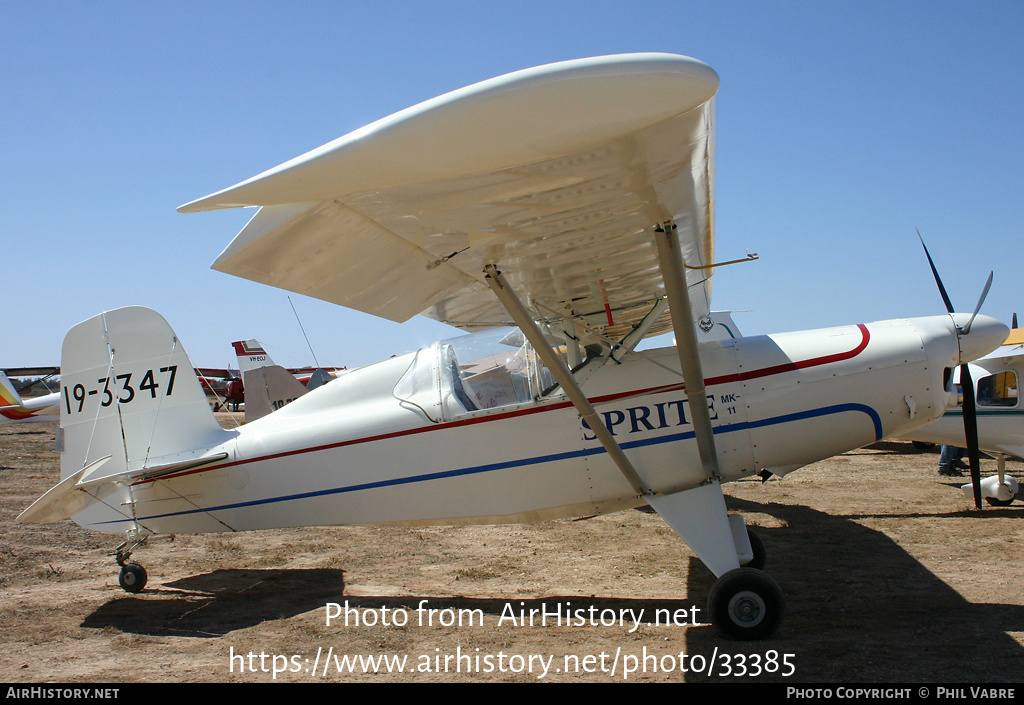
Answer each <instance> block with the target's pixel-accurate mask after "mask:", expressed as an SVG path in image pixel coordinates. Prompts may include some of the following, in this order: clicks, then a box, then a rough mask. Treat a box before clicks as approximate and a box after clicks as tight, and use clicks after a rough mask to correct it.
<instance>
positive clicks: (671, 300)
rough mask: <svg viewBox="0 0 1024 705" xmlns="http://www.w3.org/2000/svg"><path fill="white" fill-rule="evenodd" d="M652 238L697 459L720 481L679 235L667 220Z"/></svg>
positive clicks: (713, 434)
mask: <svg viewBox="0 0 1024 705" xmlns="http://www.w3.org/2000/svg"><path fill="white" fill-rule="evenodd" d="M654 241H655V243H657V246H658V262H659V264H660V266H661V278H662V280H663V281H664V283H665V293H666V295H667V296H668V306H669V308H668V312H669V315H670V316H671V317H672V328H673V330H674V331H675V334H676V352H678V353H679V365H680V371H681V372H682V373H683V381H684V382H685V383H686V398H687V400H689V402H690V414H691V415H692V416H693V431H694V435H695V436H696V439H697V450H698V452H699V453H700V461H701V464H702V465H703V467H704V472H705V474H706V475H707V476H708V479H711V480H721V472H720V470H719V467H718V451H717V450H716V449H715V433H714V430H713V429H712V427H711V412H710V411H709V410H708V400H707V393H706V392H705V391H704V372H703V370H702V369H701V364H700V355H699V354H698V353H697V332H696V331H695V330H694V329H693V310H692V308H691V306H690V293H689V292H688V291H687V288H686V263H685V262H684V261H683V256H682V254H681V252H680V250H679V236H678V234H677V233H676V225H675V223H673V222H672V221H668V222H666V223H664V224H663V225H659V226H658V227H656V228H655V229H654Z"/></svg>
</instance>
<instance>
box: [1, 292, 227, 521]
mask: <svg viewBox="0 0 1024 705" xmlns="http://www.w3.org/2000/svg"><path fill="white" fill-rule="evenodd" d="M60 407H61V411H60V419H61V425H60V429H59V433H58V437H57V447H58V450H59V451H60V467H61V482H60V483H59V484H58V485H57V486H56V487H54V488H53V489H51V490H50V491H49V492H47V493H46V494H45V495H43V496H42V497H40V498H39V499H38V500H36V502H34V503H33V504H32V506H30V507H29V508H28V509H26V510H25V511H24V512H22V514H21V515H20V516H19V521H22V522H39V521H60V520H61V519H65V518H68V517H71V516H73V517H74V519H75V521H76V522H78V523H79V524H81V525H82V526H86V527H89V528H94V529H99V530H106V531H117V530H120V529H123V528H125V527H126V526H131V527H134V528H135V529H142V530H147V531H148V530H149V528H148V527H146V526H144V525H142V524H140V522H139V520H138V517H137V516H136V513H135V497H134V495H133V489H132V483H133V482H137V481H140V480H144V479H151V478H155V477H160V476H162V475H164V474H167V473H168V472H171V471H174V470H179V469H183V468H192V467H198V466H201V465H204V464H207V463H209V462H212V461H214V460H223V459H225V458H227V457H228V456H229V452H228V451H227V450H225V448H226V447H227V445H226V444H227V441H229V440H231V439H232V438H233V437H234V436H235V435H236V434H235V433H233V432H230V431H225V430H224V429H222V428H221V427H220V424H219V423H218V422H217V420H216V419H215V418H214V416H213V412H212V411H211V410H210V406H209V404H208V403H207V401H206V395H205V394H204V393H203V390H202V387H201V386H200V384H199V380H198V378H197V377H196V374H195V370H194V368H193V366H192V362H191V361H190V360H189V358H188V355H187V354H186V353H185V351H184V350H183V349H182V347H181V343H180V342H178V338H177V336H176V335H175V334H174V331H173V330H171V327H170V326H169V325H167V322H166V321H165V320H164V319H163V318H162V317H161V316H160V315H159V314H158V313H156V312H154V311H151V310H149V309H146V308H140V307H132V308H122V309H117V310H115V311H108V312H106V313H101V314H100V315H98V316H96V317H94V318H90V319H89V320H87V321H84V322H82V323H79V324H78V325H77V326H75V327H74V328H72V329H71V330H70V331H68V334H67V335H66V336H65V338H64V348H63V352H62V355H61V392H60ZM126 520H127V522H130V523H126Z"/></svg>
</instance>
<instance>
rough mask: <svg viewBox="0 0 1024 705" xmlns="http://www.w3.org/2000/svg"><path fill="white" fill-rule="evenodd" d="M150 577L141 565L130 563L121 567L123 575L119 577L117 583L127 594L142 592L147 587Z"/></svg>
mask: <svg viewBox="0 0 1024 705" xmlns="http://www.w3.org/2000/svg"><path fill="white" fill-rule="evenodd" d="M148 577H149V576H147V575H146V569H145V568H143V567H142V566H141V565H139V564H138V563H128V564H126V565H123V566H121V574H120V575H119V576H118V577H117V582H119V583H120V584H121V587H122V588H123V589H124V591H125V592H142V590H143V588H145V587H146V579H147V578H148Z"/></svg>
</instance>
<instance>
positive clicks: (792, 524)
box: [686, 498, 1024, 683]
mask: <svg viewBox="0 0 1024 705" xmlns="http://www.w3.org/2000/svg"><path fill="white" fill-rule="evenodd" d="M727 501H728V504H729V506H730V509H732V510H742V511H747V512H761V513H765V514H769V515H772V516H774V517H776V518H778V519H781V520H782V521H783V522H785V524H786V526H785V527H784V528H774V529H765V528H755V531H756V533H757V534H758V536H759V537H761V539H762V541H763V542H764V544H765V546H766V549H767V553H768V560H767V565H766V567H765V568H766V570H767V572H768V573H769V574H770V575H771V576H772V577H773V578H774V579H775V580H776V581H777V582H778V583H779V585H780V587H781V588H782V590H783V593H784V594H785V596H786V618H785V621H784V623H783V625H782V628H781V629H780V630H779V632H778V633H777V634H776V636H775V637H773V638H772V639H769V640H767V641H762V642H725V643H724V645H723V640H722V639H721V637H719V636H718V635H717V633H716V632H715V631H714V630H713V629H710V628H708V629H704V628H701V629H690V630H688V631H687V634H686V638H687V653H691V654H693V653H700V654H704V655H705V656H706V657H709V656H710V654H711V653H712V652H713V651H714V649H715V648H716V647H718V650H719V652H720V653H721V652H728V653H729V654H748V655H749V654H760V655H764V654H765V653H766V652H768V651H769V650H774V651H776V652H778V653H792V654H794V657H793V659H792V661H793V662H794V663H795V666H796V673H795V674H794V675H793V676H792V677H790V678H789V679H788V680H790V681H794V682H833V683H836V682H839V683H842V682H851V681H852V682H877V683H893V682H915V681H916V682H940V683H941V682H948V681H973V682H986V681H987V682H1010V681H1016V682H1020V681H1021V680H1024V669H1022V668H1021V664H1022V663H1024V648H1022V647H1021V645H1020V644H1018V643H1017V642H1016V641H1015V640H1014V639H1013V638H1012V637H1011V636H1009V635H1008V634H1007V633H1006V632H1020V631H1024V607H1022V606H1021V605H1019V604H977V603H971V602H969V601H968V600H967V599H965V598H964V597H963V596H961V595H960V594H959V593H958V592H957V591H956V590H954V589H953V588H952V587H950V586H949V585H948V584H946V583H945V582H943V581H942V580H941V579H940V578H938V577H937V576H936V575H935V574H934V573H932V572H931V571H930V570H928V569H927V568H926V567H925V566H924V565H922V564H921V563H920V562H919V561H918V560H916V559H915V558H914V557H913V556H911V555H910V554H909V553H907V552H906V551H905V550H904V549H903V548H901V547H900V546H899V545H898V544H897V543H896V542H895V541H893V540H892V539H890V538H889V537H888V536H886V535H885V534H884V533H882V532H879V531H876V530H874V529H870V528H867V527H864V526H862V525H860V524H858V523H857V522H855V521H852V520H850V519H849V518H848V517H834V516H830V515H828V514H824V513H822V512H819V511H817V510H814V509H811V508H809V507H803V506H794V505H780V504H759V503H756V502H750V501H746V500H740V499H736V498H729V499H728V500H727ZM950 541H951V542H954V541H956V537H950ZM957 550H962V549H961V548H958V549H957ZM688 575H689V584H688V591H687V592H688V594H689V595H690V596H691V598H692V599H693V601H694V602H695V603H697V604H701V603H702V601H703V600H706V597H707V595H708V593H709V592H710V590H711V585H712V583H713V582H714V576H713V575H712V574H711V572H710V571H708V570H707V569H706V568H705V567H704V565H703V564H702V563H701V562H700V561H698V560H696V559H691V561H690V570H689V572H688ZM1007 589H1008V590H1014V588H1012V587H1008V588H1007ZM747 665H748V666H749V665H750V662H748V664H747ZM732 666H733V668H734V669H736V668H737V666H738V664H737V663H736V662H733V664H732ZM721 673H722V670H719V672H718V675H715V676H711V677H709V676H708V675H707V674H704V675H696V674H692V673H691V674H688V676H687V680H688V681H692V682H696V681H723V682H725V681H727V682H737V681H740V682H742V681H744V680H750V678H749V677H741V678H738V677H737V676H735V675H732V676H723V675H722V674H721ZM757 680H773V681H779V682H785V681H786V680H787V678H785V677H783V676H782V675H780V674H779V673H776V674H774V675H768V674H765V675H763V676H762V677H761V678H758V679H757Z"/></svg>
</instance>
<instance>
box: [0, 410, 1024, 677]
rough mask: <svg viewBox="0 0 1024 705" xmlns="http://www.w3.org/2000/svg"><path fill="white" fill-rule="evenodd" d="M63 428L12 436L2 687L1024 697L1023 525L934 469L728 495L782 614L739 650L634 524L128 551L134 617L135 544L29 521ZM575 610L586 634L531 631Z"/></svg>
mask: <svg viewBox="0 0 1024 705" xmlns="http://www.w3.org/2000/svg"><path fill="white" fill-rule="evenodd" d="M54 428H55V425H54V424H52V423H43V424H31V425H20V426H3V427H0V478H2V481H3V487H4V490H5V491H4V492H3V493H2V495H0V526H2V535H0V682H7V683H41V682H63V683H70V682H92V683H99V682H104V683H111V682H121V683H126V682H235V681H237V682H271V681H275V680H276V681H278V682H281V681H285V682H288V681H298V682H322V681H371V682H372V681H378V682H383V681H406V682H420V681H478V682H487V681H555V682H567V681H570V682H571V681H591V682H595V681H596V682H614V681H629V682H651V681H675V682H701V681H705V682H706V681H719V682H751V681H773V682H800V683H822V682H836V683H866V682H871V683H907V682H917V683H951V682H965V681H967V682H983V683H1021V682H1024V591H1022V587H1024V581H1022V579H1021V545H1022V542H1024V522H1022V518H1024V502H1021V501H1020V500H1019V499H1018V501H1017V502H1015V503H1014V504H1013V505H1012V506H1010V507H1007V508H991V507H988V506H986V507H985V509H984V510H983V511H982V512H976V511H975V510H974V509H973V503H972V502H971V501H969V500H968V499H967V498H965V497H964V495H963V494H962V493H961V491H960V489H959V484H960V483H959V482H953V481H950V479H949V478H942V477H940V476H939V475H937V473H936V471H935V470H936V464H937V460H938V454H937V451H936V450H930V451H918V450H916V449H914V447H913V446H912V445H911V444H909V443H903V442H884V443H880V444H877V445H875V446H872V447H870V448H867V449H863V450H858V451H854V452H851V453H847V454H845V455H842V456H839V457H836V458H832V459H830V460H826V461H823V462H820V463H817V464H815V465H812V466H809V467H806V468H803V469H802V470H800V471H798V472H796V473H793V474H791V475H789V476H788V477H786V478H785V479H784V480H781V481H779V480H773V481H770V482H768V483H761V482H760V481H759V480H751V481H745V482H739V483H734V484H731V485H728V486H727V501H728V504H729V505H730V509H731V511H734V512H739V513H742V514H743V515H745V517H746V519H747V522H748V524H750V525H752V526H753V527H754V528H755V531H756V532H757V533H758V534H759V536H760V537H761V538H762V540H763V542H764V544H765V545H766V547H767V550H768V564H767V570H768V571H769V573H771V574H772V576H773V577H774V578H775V579H776V580H777V581H778V583H779V584H780V586H781V587H782V589H783V591H784V593H785V596H786V606H787V614H786V620H785V622H784V624H783V626H782V629H781V630H780V631H779V633H778V634H777V635H776V636H775V637H774V638H772V639H770V640H767V641H763V642H753V643H739V642H734V641H727V640H724V639H722V638H721V637H719V636H718V635H717V634H716V632H715V631H714V629H713V628H712V627H710V626H708V625H706V624H703V623H702V618H704V617H706V602H707V596H708V592H709V590H710V588H711V584H712V582H713V576H712V575H711V573H710V572H709V571H708V570H707V569H706V568H704V566H703V564H701V563H700V562H699V561H698V560H696V559H695V558H694V557H693V554H692V553H691V552H690V551H689V549H688V548H687V547H686V546H685V545H684V544H683V543H682V542H681V541H680V540H679V539H678V538H677V537H676V535H675V534H674V533H673V532H672V531H671V530H670V529H669V528H668V527H667V525H666V524H665V523H664V522H663V521H662V520H661V519H660V518H659V517H658V516H657V515H655V514H651V513H645V512H641V511H636V510H630V511H625V512H619V513H616V514H612V515H607V516H602V517H597V518H592V519H586V520H579V521H552V522H545V523H539V524H532V525H512V526H474V527H431V528H390V527H347V528H312V529H295V530H280V531H266V532H258V533H242V534H220V535H204V536H178V537H176V538H175V539H174V540H158V541H155V542H152V543H150V544H149V545H147V546H145V547H144V548H142V549H140V550H139V551H138V552H136V554H135V555H134V556H133V560H136V561H138V562H139V563H141V564H142V565H144V566H145V567H146V569H147V570H148V571H149V583H148V585H147V587H146V590H145V591H144V592H142V593H141V594H138V595H130V594H128V593H126V592H123V591H122V590H121V589H120V587H119V586H118V582H117V566H116V565H115V563H114V559H113V558H112V557H111V556H110V555H109V554H110V552H111V551H112V549H113V548H114V547H115V545H116V544H117V543H118V542H119V541H120V537H119V536H117V535H114V534H97V533H91V532H86V531H84V530H82V529H80V528H79V527H78V526H76V525H75V524H73V523H71V522H70V521H68V522H61V523H57V524H39V525H22V524H18V523H16V522H15V517H16V516H17V515H18V513H20V512H21V511H22V510H23V509H24V508H26V507H27V506H28V505H29V504H30V503H31V502H32V501H33V500H35V499H36V498H37V497H38V496H39V495H41V494H42V493H43V492H45V491H46V490H47V489H49V488H50V487H51V486H53V485H54V484H55V483H56V482H57V481H58V479H59V469H58V462H57V455H56V453H55V452H54ZM994 467H995V463H994V461H992V460H987V461H985V462H984V465H983V469H984V470H986V471H993V470H994ZM1008 468H1009V470H1010V471H1011V472H1012V473H1013V474H1014V475H1015V476H1016V477H1018V478H1024V463H1021V462H1010V463H1009V464H1008ZM346 603H347V606H348V608H349V612H348V615H349V624H348V625H347V626H346V624H345V618H344V616H342V615H343V614H344V613H343V610H342V608H343V606H344V605H345V604H346ZM567 603H569V604H568V605H567ZM331 605H338V607H337V608H334V607H331ZM559 607H561V608H562V609H563V610H565V611H568V610H572V614H573V615H574V616H575V617H576V618H578V619H577V620H576V621H575V622H572V623H568V624H565V623H562V624H557V623H555V619H554V617H553V616H552V617H550V618H549V621H548V623H547V624H546V625H541V624H540V618H539V615H538V616H537V617H536V618H535V619H534V621H533V625H531V624H530V623H529V620H528V618H527V619H526V620H523V621H519V619H518V618H519V616H520V615H521V614H525V615H527V617H528V615H529V613H530V610H534V611H539V610H545V609H546V610H548V611H549V612H554V611H555V610H557V609H558V608H559ZM421 608H422V609H421ZM331 610H335V611H338V612H342V615H339V616H338V617H337V618H336V619H333V620H332V621H331V622H330V623H328V620H327V616H328V613H329V611H331ZM630 610H631V611H632V612H630ZM640 610H643V612H642V613H641V612H640ZM563 614H564V612H563ZM630 614H637V615H639V616H640V619H639V620H638V621H637V622H634V621H633V620H632V619H625V620H623V621H622V622H620V621H618V619H617V618H618V617H619V616H620V615H630ZM513 616H514V617H516V621H514V622H513V620H512V617H513ZM610 617H615V618H616V619H611V618H610ZM666 622H668V623H666ZM695 622H696V624H695ZM684 655H685V658H684ZM356 657H362V658H364V659H365V658H366V657H375V658H376V657H387V658H388V659H391V660H389V661H387V662H381V661H378V662H377V663H376V666H377V668H376V671H374V670H372V664H370V663H369V662H366V661H363V662H362V663H361V662H359V661H358V660H356V661H354V662H349V661H346V660H345V659H350V658H356ZM401 659H404V664H403V662H402V661H401ZM396 664H397V665H396ZM403 665H404V668H403V670H402V672H395V670H396V668H397V667H402V666H403ZM364 666H365V668H364ZM684 668H685V671H684V670H683V669H684ZM367 669H369V670H367ZM613 669H614V670H613ZM275 671H276V672H275ZM348 671H352V672H348Z"/></svg>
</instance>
